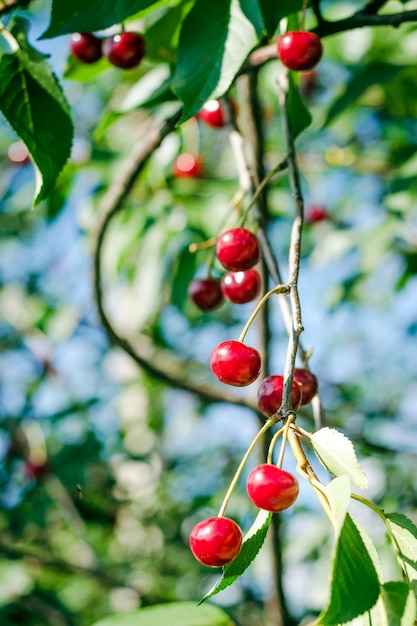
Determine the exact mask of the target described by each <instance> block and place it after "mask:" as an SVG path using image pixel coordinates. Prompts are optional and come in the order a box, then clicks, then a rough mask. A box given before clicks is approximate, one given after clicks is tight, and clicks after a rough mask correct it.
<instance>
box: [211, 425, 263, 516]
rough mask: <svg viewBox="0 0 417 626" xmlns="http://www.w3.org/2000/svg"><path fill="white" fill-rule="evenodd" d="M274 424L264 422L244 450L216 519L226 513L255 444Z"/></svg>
mask: <svg viewBox="0 0 417 626" xmlns="http://www.w3.org/2000/svg"><path fill="white" fill-rule="evenodd" d="M274 423H275V422H274V421H273V420H268V421H267V422H265V424H264V425H263V426H262V428H261V430H260V431H259V432H258V433H257V435H256V437H255V438H254V440H253V441H252V443H251V444H250V446H249V448H248V449H247V450H246V452H245V454H244V456H243V458H242V460H241V462H240V464H239V467H238V468H237V470H236V473H235V475H234V476H233V479H232V482H231V483H230V485H229V489H228V490H227V492H226V495H225V496H224V500H223V503H222V505H221V507H220V509H219V514H218V517H223V516H224V513H225V511H226V508H227V505H228V504H229V501H230V498H231V496H232V493H233V491H234V489H235V487H236V485H237V482H238V480H239V478H240V475H241V473H242V471H243V468H244V467H245V464H246V461H247V460H248V458H249V456H250V455H251V452H252V450H253V449H254V447H255V446H256V444H257V443H258V441H259V440H260V439H261V438H262V436H263V435H264V434H265V433H266V431H267V430H269V429H270V428H271V426H273V424H274Z"/></svg>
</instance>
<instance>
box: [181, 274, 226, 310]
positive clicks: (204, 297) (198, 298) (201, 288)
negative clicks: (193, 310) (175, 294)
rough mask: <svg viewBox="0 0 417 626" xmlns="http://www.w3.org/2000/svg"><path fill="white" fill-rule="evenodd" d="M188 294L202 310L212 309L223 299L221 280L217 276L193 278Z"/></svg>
mask: <svg viewBox="0 0 417 626" xmlns="http://www.w3.org/2000/svg"><path fill="white" fill-rule="evenodd" d="M188 295H189V296H190V298H191V300H192V301H193V302H194V304H195V305H196V306H198V308H199V309H200V310H201V311H212V310H213V309H215V308H216V307H218V306H219V305H220V304H221V302H222V300H223V294H222V290H221V288H220V280H218V279H217V278H205V279H195V280H193V281H192V282H191V283H190V286H189V287H188Z"/></svg>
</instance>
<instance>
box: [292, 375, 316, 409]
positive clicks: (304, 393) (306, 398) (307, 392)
mask: <svg viewBox="0 0 417 626" xmlns="http://www.w3.org/2000/svg"><path fill="white" fill-rule="evenodd" d="M294 380H295V382H297V383H298V384H299V385H301V404H302V405H305V404H310V402H311V401H312V399H313V398H314V396H315V395H316V393H317V389H318V384H317V378H316V377H315V376H314V374H312V373H311V372H310V371H309V370H306V369H301V368H299V369H296V370H295V371H294Z"/></svg>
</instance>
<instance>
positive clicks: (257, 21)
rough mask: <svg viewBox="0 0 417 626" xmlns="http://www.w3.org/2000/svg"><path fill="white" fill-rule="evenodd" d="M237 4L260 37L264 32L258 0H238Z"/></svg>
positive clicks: (259, 37)
mask: <svg viewBox="0 0 417 626" xmlns="http://www.w3.org/2000/svg"><path fill="white" fill-rule="evenodd" d="M239 4H240V8H241V9H242V12H243V14H244V15H245V16H246V17H247V18H248V20H249V21H250V22H251V24H253V26H254V28H255V31H256V34H257V36H258V39H261V38H262V35H263V34H264V29H265V23H264V18H263V14H262V11H261V7H260V6H259V2H258V0H239Z"/></svg>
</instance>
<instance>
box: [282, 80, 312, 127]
mask: <svg viewBox="0 0 417 626" xmlns="http://www.w3.org/2000/svg"><path fill="white" fill-rule="evenodd" d="M288 81H289V82H288V95H287V102H288V112H289V116H290V125H291V129H292V134H293V137H294V139H295V137H297V136H298V135H299V134H300V133H301V132H302V131H303V130H305V129H306V128H308V127H309V126H310V124H311V120H312V117H311V115H310V112H309V110H308V109H307V107H306V106H305V104H304V102H303V100H302V98H301V96H300V93H299V91H298V89H297V87H296V85H295V80H294V76H293V74H292V72H289V73H288Z"/></svg>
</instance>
